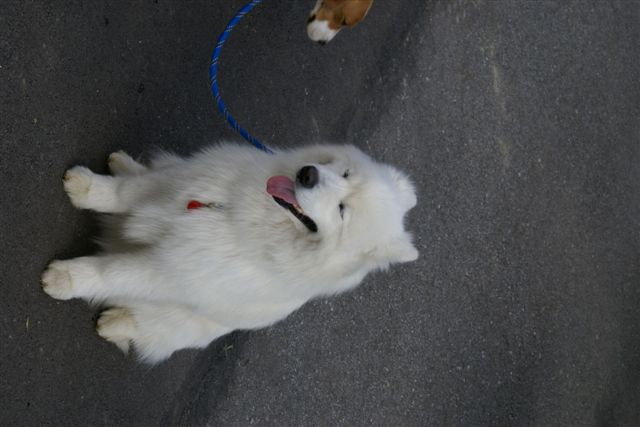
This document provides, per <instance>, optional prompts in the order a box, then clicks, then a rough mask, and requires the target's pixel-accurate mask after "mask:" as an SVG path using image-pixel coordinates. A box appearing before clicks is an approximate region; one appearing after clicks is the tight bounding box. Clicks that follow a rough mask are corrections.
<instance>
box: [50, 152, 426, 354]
mask: <svg viewBox="0 0 640 427" xmlns="http://www.w3.org/2000/svg"><path fill="white" fill-rule="evenodd" d="M109 167H110V169H111V172H112V173H113V176H105V175H97V174H94V173H93V172H91V171H90V170H89V169H87V168H84V167H81V166H76V167H74V168H72V169H70V170H69V171H67V173H66V174H65V177H64V187H65V190H66V192H67V193H68V195H69V197H70V198H71V202H72V203H73V205H74V206H76V207H78V208H82V209H93V210H95V211H97V212H104V213H110V214H118V215H110V216H107V217H106V219H105V225H106V228H107V234H106V238H105V240H104V242H103V246H104V248H105V251H104V252H103V253H101V254H99V255H97V256H89V257H80V258H75V259H72V260H67V261H53V262H52V263H51V264H50V265H49V267H48V268H47V270H46V271H45V272H44V273H43V276H42V284H43V287H44V290H45V292H47V293H48V294H49V295H51V296H52V297H54V298H57V299H70V298H83V299H85V300H88V301H95V302H99V303H102V304H104V305H106V306H108V307H111V308H109V309H107V310H105V311H103V312H102V313H101V315H100V318H99V320H98V326H97V330H98V333H99V334H100V335H101V336H102V337H103V338H105V339H107V340H109V341H111V342H113V343H115V344H116V345H117V346H118V347H120V348H121V349H122V350H124V351H127V350H128V349H129V346H130V345H131V344H133V347H134V348H135V350H136V352H137V353H138V354H139V355H140V357H141V358H142V359H143V360H146V361H148V362H152V363H153V362H158V361H160V360H163V359H165V358H167V357H169V356H170V355H171V353H173V352H174V351H176V350H180V349H183V348H188V347H204V346H206V345H207V344H209V343H210V342H211V341H213V340H214V339H216V338H217V337H220V336H221V335H224V334H226V333H228V332H231V331H233V330H235V329H254V328H261V327H264V326H267V325H270V324H272V323H274V322H276V321H278V320H280V319H283V318H284V317H286V316H287V315H288V314H290V313H291V312H293V311H294V310H296V309H298V308H299V307H300V306H302V305H303V304H304V303H305V302H307V301H309V300H310V299H312V298H315V297H319V296H323V295H332V294H336V293H339V292H342V291H345V290H347V289H351V288H353V287H354V286H356V285H357V284H358V283H359V282H360V281H361V280H362V279H363V277H364V276H365V275H366V274H367V273H368V272H370V271H372V270H376V269H384V268H386V267H387V266H388V265H389V264H390V263H394V262H407V261H412V260H415V259H416V258H417V256H418V252H417V250H416V249H415V248H414V247H413V245H412V243H411V236H410V235H409V234H408V233H407V232H406V231H405V229H404V225H403V218H404V215H405V213H406V212H407V211H408V210H409V209H411V208H412V207H413V206H415V204H416V195H415V191H414V188H413V186H412V184H411V183H410V182H409V180H408V179H407V177H406V176H405V175H404V174H402V173H401V172H399V171H398V170H396V169H395V168H393V167H391V166H388V165H384V164H380V163H376V162H374V161H373V160H371V159H370V158H369V157H368V156H366V155H365V154H364V153H362V152H361V151H360V150H358V149H357V148H355V147H352V146H334V145H326V146H310V147H305V148H301V149H296V150H291V151H280V152H278V153H276V154H275V155H271V154H267V153H263V152H262V151H259V150H256V149H255V148H253V147H250V146H238V145H232V144H223V145H218V146H215V147H212V148H209V149H207V150H204V151H203V152H201V153H199V154H196V155H195V156H193V157H191V158H186V159H185V158H179V157H176V156H172V155H163V156H161V157H159V158H157V159H155V160H154V161H153V162H152V164H151V166H150V167H148V168H147V167H145V166H143V165H141V164H139V163H137V162H135V161H134V160H133V159H131V158H130V157H129V156H127V155H126V154H124V153H122V152H118V153H114V154H112V155H111V156H110V158H109ZM265 187H266V191H265Z"/></svg>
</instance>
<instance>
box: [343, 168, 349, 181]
mask: <svg viewBox="0 0 640 427" xmlns="http://www.w3.org/2000/svg"><path fill="white" fill-rule="evenodd" d="M349 175H350V173H349V169H347V170H346V171H344V173H343V174H342V177H343V178H344V179H347V178H349Z"/></svg>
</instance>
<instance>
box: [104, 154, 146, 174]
mask: <svg viewBox="0 0 640 427" xmlns="http://www.w3.org/2000/svg"><path fill="white" fill-rule="evenodd" d="M108 162H109V170H110V171H111V174H112V175H140V174H143V173H145V172H147V170H148V169H147V167H146V166H144V165H143V164H141V163H138V162H136V161H135V160H133V159H132V158H131V156H129V155H128V154H127V153H125V152H124V151H122V150H120V151H116V152H115V153H111V154H110V155H109V161H108Z"/></svg>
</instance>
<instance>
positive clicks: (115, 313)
mask: <svg viewBox="0 0 640 427" xmlns="http://www.w3.org/2000/svg"><path fill="white" fill-rule="evenodd" d="M96 331H97V332H98V335H100V336H101V337H102V338H104V339H105V340H107V341H109V342H112V343H113V344H115V345H116V346H118V348H119V349H120V350H122V351H123V352H124V353H125V354H126V353H128V352H129V345H130V344H131V340H132V339H133V336H134V334H135V331H136V324H135V321H134V319H133V315H132V314H131V313H130V312H129V310H127V309H126V308H119V307H114V308H110V309H108V310H105V311H103V312H102V313H100V318H99V319H98V325H97V327H96Z"/></svg>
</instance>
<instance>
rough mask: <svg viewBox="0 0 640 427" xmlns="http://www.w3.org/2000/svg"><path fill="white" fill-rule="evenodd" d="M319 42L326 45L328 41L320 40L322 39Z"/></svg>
mask: <svg viewBox="0 0 640 427" xmlns="http://www.w3.org/2000/svg"><path fill="white" fill-rule="evenodd" d="M318 44H319V45H320V46H324V45H325V44H327V42H326V41H324V40H320V41H319V42H318Z"/></svg>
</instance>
